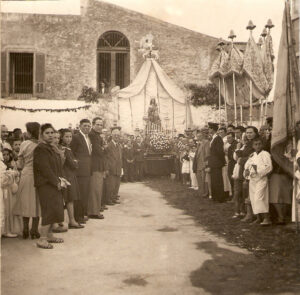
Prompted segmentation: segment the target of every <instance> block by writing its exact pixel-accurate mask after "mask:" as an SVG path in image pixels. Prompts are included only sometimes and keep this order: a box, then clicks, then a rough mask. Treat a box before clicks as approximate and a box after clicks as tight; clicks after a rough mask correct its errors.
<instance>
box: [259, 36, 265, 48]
mask: <svg viewBox="0 0 300 295" xmlns="http://www.w3.org/2000/svg"><path fill="white" fill-rule="evenodd" d="M263 44H264V40H263V38H262V37H259V39H258V45H259V47H261V46H262V45H263Z"/></svg>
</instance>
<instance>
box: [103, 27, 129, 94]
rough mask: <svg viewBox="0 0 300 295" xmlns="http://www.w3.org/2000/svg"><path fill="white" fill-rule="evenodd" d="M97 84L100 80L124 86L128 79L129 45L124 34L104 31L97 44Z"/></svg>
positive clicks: (127, 83)
mask: <svg viewBox="0 0 300 295" xmlns="http://www.w3.org/2000/svg"><path fill="white" fill-rule="evenodd" d="M97 81H98V83H97V86H98V89H99V85H100V82H101V81H104V82H105V83H107V84H109V86H110V87H114V86H120V88H124V87H126V86H128V85H129V81H130V45H129V41H128V39H127V38H126V36H125V35H123V34H122V33H120V32H117V31H108V32H105V33H104V34H103V35H102V36H101V37H100V38H99V40H98V44H97Z"/></svg>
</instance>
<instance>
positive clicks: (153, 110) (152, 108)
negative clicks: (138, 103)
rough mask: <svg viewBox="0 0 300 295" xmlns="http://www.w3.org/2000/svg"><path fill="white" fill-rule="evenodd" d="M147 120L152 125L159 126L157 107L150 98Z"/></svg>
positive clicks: (154, 101) (153, 99)
mask: <svg viewBox="0 0 300 295" xmlns="http://www.w3.org/2000/svg"><path fill="white" fill-rule="evenodd" d="M148 120H149V122H150V123H152V124H156V125H160V124H161V122H160V118H159V113H158V106H157V104H156V100H155V98H151V100H150V105H149V108H148Z"/></svg>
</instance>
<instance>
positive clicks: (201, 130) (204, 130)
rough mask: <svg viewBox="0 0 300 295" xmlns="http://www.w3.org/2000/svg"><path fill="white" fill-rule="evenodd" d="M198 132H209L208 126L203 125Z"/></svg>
mask: <svg viewBox="0 0 300 295" xmlns="http://www.w3.org/2000/svg"><path fill="white" fill-rule="evenodd" d="M198 132H199V133H202V134H208V128H205V127H203V128H201V129H199V130H198Z"/></svg>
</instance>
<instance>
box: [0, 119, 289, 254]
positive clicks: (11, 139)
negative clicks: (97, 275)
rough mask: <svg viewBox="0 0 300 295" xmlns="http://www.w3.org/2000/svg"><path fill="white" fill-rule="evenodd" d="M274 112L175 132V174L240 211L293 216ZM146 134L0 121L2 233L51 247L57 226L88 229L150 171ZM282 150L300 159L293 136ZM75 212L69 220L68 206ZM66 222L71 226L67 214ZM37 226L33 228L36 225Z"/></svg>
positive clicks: (254, 217) (251, 217) (264, 218)
mask: <svg viewBox="0 0 300 295" xmlns="http://www.w3.org/2000/svg"><path fill="white" fill-rule="evenodd" d="M271 133H272V118H269V119H268V120H267V124H266V125H265V126H262V127H261V128H260V130H258V129H257V128H256V127H254V126H247V127H243V126H236V127H235V126H233V125H228V126H223V125H220V126H219V124H217V123H209V124H208V126H206V127H204V128H202V129H199V130H194V131H193V132H187V133H186V134H179V135H178V136H176V137H175V138H173V139H172V145H171V146H172V149H171V151H170V153H171V154H172V155H173V159H174V161H173V163H174V165H173V167H171V170H170V171H171V172H172V174H171V177H172V178H176V179H177V180H178V181H181V182H182V184H183V185H187V186H189V187H190V188H191V189H193V190H195V193H196V194H197V195H198V196H199V198H208V199H210V200H212V202H219V203H223V202H231V203H233V218H235V219H237V220H241V221H242V222H251V223H254V224H260V225H270V224H271V223H277V224H284V223H286V222H288V221H289V220H290V218H291V216H290V212H291V209H290V208H291V204H292V190H293V185H292V177H291V176H290V175H289V174H287V173H286V171H284V170H283V169H281V167H280V166H279V165H277V164H276V162H275V161H274V159H273V158H272V156H271V154H270V147H271ZM147 151H148V150H147V138H144V137H143V135H135V136H134V135H126V134H122V133H121V128H120V127H118V126H114V127H112V128H111V130H110V132H108V130H107V129H104V120H103V119H102V118H100V117H96V118H94V119H93V120H92V122H90V120H88V119H82V120H81V121H80V124H79V128H78V129H74V130H73V129H72V128H71V127H70V126H69V128H65V129H60V130H56V129H55V128H54V127H53V126H52V125H51V124H48V123H47V124H43V125H40V124H39V123H38V122H28V123H27V124H26V132H22V130H21V129H19V128H17V129H14V130H13V132H9V131H8V129H7V127H6V126H5V125H2V126H1V153H0V155H1V162H0V163H1V174H0V175H1V194H2V196H1V199H0V200H1V202H2V203H3V204H2V206H1V208H2V210H3V212H1V216H3V217H4V218H3V219H2V236H5V237H11V238H13V237H17V236H18V235H22V237H23V238H24V239H27V238H29V237H31V238H32V239H38V240H37V246H38V247H40V248H44V249H52V248H53V245H52V244H53V243H63V239H62V238H58V237H56V236H55V235H53V233H56V232H65V231H67V230H68V229H83V228H84V227H85V226H86V225H87V223H88V220H89V219H90V218H91V219H99V220H101V219H104V215H103V212H104V211H105V210H107V209H108V206H112V205H115V204H119V203H120V201H119V198H120V196H119V187H120V182H121V180H122V181H124V182H127V181H129V182H133V181H141V180H143V179H144V177H145V175H144V174H145V156H146V155H147ZM284 156H285V157H286V159H287V160H288V161H290V162H291V163H292V162H293V159H294V158H293V157H294V155H293V150H292V145H291V144H288V145H287V146H286V150H285V153H284ZM65 209H66V212H67V220H66V219H65V216H64V210H65ZM66 223H67V224H68V226H67V227H66V226H65V224H66ZM29 227H30V230H29Z"/></svg>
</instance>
